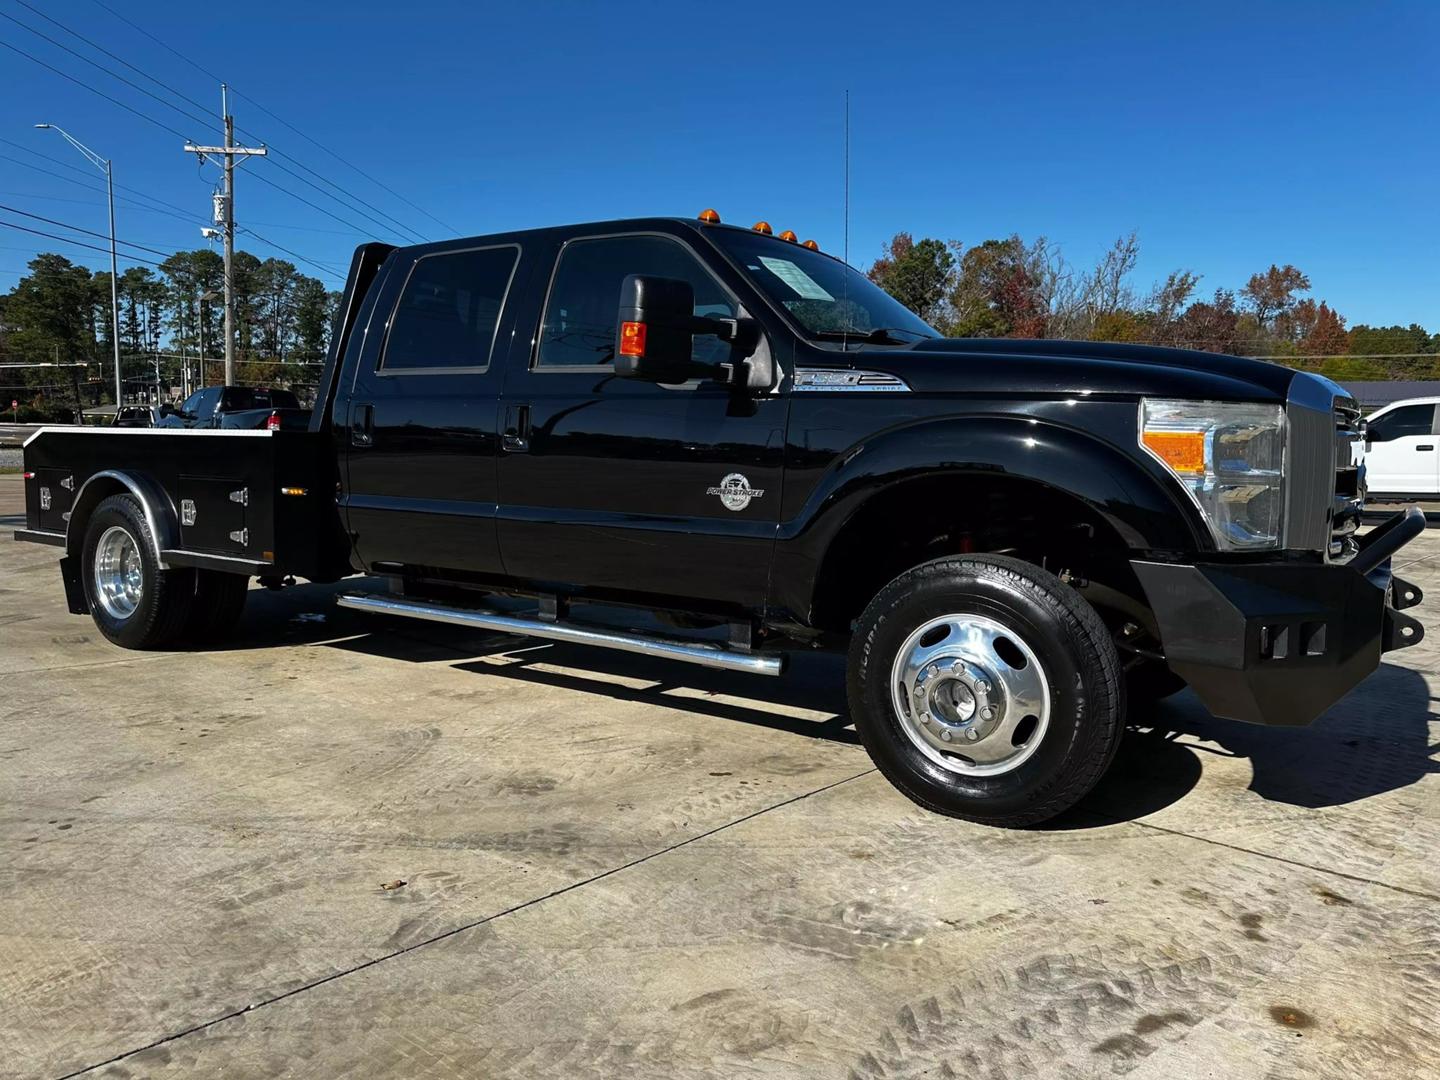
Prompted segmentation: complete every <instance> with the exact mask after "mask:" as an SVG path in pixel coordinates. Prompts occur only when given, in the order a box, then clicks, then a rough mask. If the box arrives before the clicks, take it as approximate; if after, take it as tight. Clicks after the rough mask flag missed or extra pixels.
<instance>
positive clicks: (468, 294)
mask: <svg viewBox="0 0 1440 1080" xmlns="http://www.w3.org/2000/svg"><path fill="white" fill-rule="evenodd" d="M520 258H521V251H520V247H519V246H518V245H516V244H496V245H491V246H486V247H476V248H464V249H449V250H440V251H429V252H425V253H422V254H419V255H417V256H415V257H413V258H411V259H410V260H409V262H408V263H403V264H400V265H397V266H396V267H395V268H394V269H393V270H392V271H391V273H390V275H389V277H388V279H387V282H386V284H385V286H384V292H383V293H382V295H381V296H380V298H379V302H378V305H377V308H376V311H375V313H374V315H373V316H372V318H371V323H370V326H371V330H370V333H369V334H367V345H366V348H365V351H364V352H363V353H362V354H361V355H360V356H359V358H358V360H357V362H356V366H355V370H354V375H353V378H354V384H353V387H352V392H351V395H350V400H349V404H348V409H349V414H348V417H347V422H346V430H347V434H348V442H349V446H348V448H347V453H346V466H347V469H346V479H345V487H344V491H343V493H342V503H343V506H344V509H345V513H346V516H347V519H348V522H349V526H350V530H351V533H352V536H353V538H354V543H355V549H356V553H357V554H358V555H359V557H360V559H361V561H362V562H363V563H364V564H365V565H366V566H367V567H368V568H370V569H372V570H376V569H378V570H380V571H382V572H389V573H395V572H402V571H405V570H409V571H412V572H423V571H424V570H426V569H429V568H435V569H443V570H460V571H469V572H476V573H495V572H498V571H499V570H500V556H499V548H498V546H497V544H496V539H495V504H496V496H495V492H496V487H495V485H496V478H495V458H496V454H497V452H498V443H497V431H496V409H497V405H498V401H497V399H498V392H499V384H500V379H501V377H502V374H503V373H502V370H501V369H502V366H503V365H502V364H501V363H499V362H497V360H496V358H497V357H498V358H503V357H504V355H505V354H506V351H507V350H508V348H509V343H510V336H511V324H512V322H513V314H512V313H511V312H510V310H509V305H508V297H509V295H510V293H511V291H512V287H513V284H514V281H515V278H516V274H517V272H518V269H519V264H520ZM382 319H383V325H380V326H379V327H378V330H379V332H378V333H376V330H377V322H379V321H380V320H382Z"/></svg>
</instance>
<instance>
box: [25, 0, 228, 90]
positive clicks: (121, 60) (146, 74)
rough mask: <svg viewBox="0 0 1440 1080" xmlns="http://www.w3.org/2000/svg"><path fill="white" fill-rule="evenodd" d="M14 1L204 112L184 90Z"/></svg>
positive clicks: (34, 9)
mask: <svg viewBox="0 0 1440 1080" xmlns="http://www.w3.org/2000/svg"><path fill="white" fill-rule="evenodd" d="M15 2H16V3H17V4H19V5H20V6H21V7H24V8H28V9H29V10H30V11H32V12H34V13H35V14H36V15H39V16H40V17H41V18H42V19H44V20H45V21H46V22H48V23H50V24H52V25H54V26H58V27H59V28H60V29H61V30H64V31H65V32H66V33H67V34H69V35H70V36H71V37H76V38H79V39H80V40H81V41H83V42H85V44H86V45H89V46H90V47H91V48H92V49H94V50H95V51H97V52H102V53H104V54H105V55H106V56H108V57H110V59H111V60H114V61H115V62H116V63H118V64H124V65H125V66H126V67H127V68H129V69H130V70H131V71H133V72H135V74H137V75H139V76H140V77H141V78H145V79H149V80H150V81H151V82H152V83H154V84H155V85H156V86H160V87H163V88H164V89H166V90H168V91H170V93H172V94H174V95H175V96H176V97H178V98H180V99H181V100H183V101H187V102H189V103H190V104H191V105H194V106H195V107H196V108H197V109H199V110H200V111H201V112H205V111H206V106H204V105H202V104H200V102H198V101H196V100H195V99H194V98H192V97H190V96H189V95H188V94H186V93H185V92H184V91H181V90H177V89H175V87H173V86H171V85H169V84H168V83H164V82H161V81H160V80H159V79H157V78H155V76H154V75H151V74H150V73H149V72H148V71H145V70H143V69H142V68H138V67H136V66H135V65H134V64H132V63H130V61H128V60H126V59H125V58H124V57H121V56H116V55H115V54H114V53H113V52H111V51H110V50H109V49H107V48H105V46H103V45H98V44H96V43H95V42H93V41H91V40H90V39H89V38H87V37H86V36H85V35H84V34H82V33H80V32H79V31H77V30H72V29H71V28H70V27H68V26H66V25H65V24H64V23H62V22H59V21H58V20H56V19H53V18H51V17H50V16H49V15H47V14H45V12H43V11H41V10H40V9H39V8H37V7H35V6H34V5H33V4H30V3H27V2H26V0H15Z"/></svg>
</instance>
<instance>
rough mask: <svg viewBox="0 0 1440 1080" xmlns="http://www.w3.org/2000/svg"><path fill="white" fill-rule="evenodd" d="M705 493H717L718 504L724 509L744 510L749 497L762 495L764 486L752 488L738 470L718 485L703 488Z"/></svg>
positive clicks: (754, 497)
mask: <svg viewBox="0 0 1440 1080" xmlns="http://www.w3.org/2000/svg"><path fill="white" fill-rule="evenodd" d="M705 494H706V495H719V496H720V505H721V506H723V507H725V509H726V510H737V511H738V510H744V509H745V508H746V507H747V506H749V505H750V500H751V499H759V498H761V497H763V496H764V494H765V489H764V488H752V487H751V486H750V481H749V480H747V479H745V477H744V476H743V475H741V474H740V473H738V472H732V473H731V474H730V475H729V476H727V477H725V479H723V480H721V481H720V483H719V484H718V485H716V486H715V487H712V488H706V489H705Z"/></svg>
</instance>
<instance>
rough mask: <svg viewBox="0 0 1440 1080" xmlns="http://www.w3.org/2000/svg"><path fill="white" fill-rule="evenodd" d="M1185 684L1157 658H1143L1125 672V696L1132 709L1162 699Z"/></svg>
mask: <svg viewBox="0 0 1440 1080" xmlns="http://www.w3.org/2000/svg"><path fill="white" fill-rule="evenodd" d="M1187 685H1188V684H1187V683H1186V682H1185V680H1184V679H1182V678H1181V677H1180V676H1179V675H1176V674H1175V673H1174V672H1173V671H1171V670H1170V669H1169V668H1168V667H1166V666H1165V665H1164V664H1163V663H1161V662H1159V661H1158V660H1143V661H1141V662H1140V663H1138V664H1136V665H1135V666H1134V667H1132V668H1130V669H1129V670H1127V671H1126V672H1125V697H1126V700H1127V702H1128V703H1129V707H1130V709H1131V710H1132V711H1133V710H1135V709H1137V708H1139V709H1143V708H1145V707H1146V706H1148V705H1154V704H1155V703H1156V702H1158V701H1164V700H1165V699H1166V698H1168V697H1170V696H1171V695H1173V694H1178V693H1179V692H1180V691H1181V690H1184V689H1185V687H1186V686H1187Z"/></svg>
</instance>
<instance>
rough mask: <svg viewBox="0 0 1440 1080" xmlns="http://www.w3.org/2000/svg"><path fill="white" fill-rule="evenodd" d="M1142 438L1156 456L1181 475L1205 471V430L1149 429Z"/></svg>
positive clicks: (1191, 474)
mask: <svg viewBox="0 0 1440 1080" xmlns="http://www.w3.org/2000/svg"><path fill="white" fill-rule="evenodd" d="M1142 439H1143V440H1144V443H1145V445H1146V446H1148V447H1149V448H1150V450H1151V451H1152V452H1153V453H1154V454H1155V456H1156V457H1158V458H1159V459H1160V460H1161V461H1163V462H1165V464H1166V465H1169V466H1170V468H1172V469H1174V470H1175V471H1176V472H1177V473H1179V474H1180V475H1181V476H1186V475H1190V476H1193V475H1196V474H1198V473H1203V472H1204V471H1205V433H1204V432H1203V431H1147V432H1145V433H1144V435H1143V436H1142Z"/></svg>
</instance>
